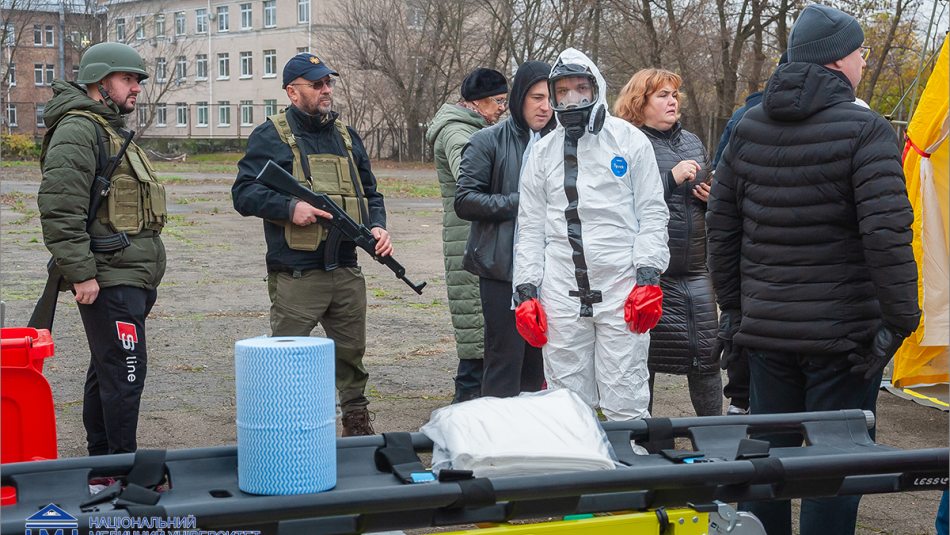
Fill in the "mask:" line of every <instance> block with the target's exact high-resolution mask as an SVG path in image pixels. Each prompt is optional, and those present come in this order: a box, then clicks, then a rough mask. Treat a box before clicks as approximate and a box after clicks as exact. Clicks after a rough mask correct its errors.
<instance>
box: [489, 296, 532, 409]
mask: <svg viewBox="0 0 950 535" xmlns="http://www.w3.org/2000/svg"><path fill="white" fill-rule="evenodd" d="M478 286H479V291H480V292H481V297H482V313H484V315H485V368H484V375H483V376H482V396H495V397H500V398H504V397H512V396H517V395H518V394H519V393H521V392H537V391H538V390H541V385H543V384H544V361H543V359H542V358H541V349H540V348H537V347H533V346H531V345H530V344H528V343H527V342H525V341H524V338H522V337H521V335H520V334H518V329H517V328H516V327H515V311H514V310H512V309H511V294H512V291H511V282H509V281H499V280H493V279H485V278H480V279H479V281H478Z"/></svg>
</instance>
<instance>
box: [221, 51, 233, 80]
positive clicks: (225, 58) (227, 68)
mask: <svg viewBox="0 0 950 535" xmlns="http://www.w3.org/2000/svg"><path fill="white" fill-rule="evenodd" d="M230 77H231V58H230V57H229V55H228V53H227V52H223V53H221V54H218V80H220V79H222V78H230Z"/></svg>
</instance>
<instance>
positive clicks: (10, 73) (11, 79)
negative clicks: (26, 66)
mask: <svg viewBox="0 0 950 535" xmlns="http://www.w3.org/2000/svg"><path fill="white" fill-rule="evenodd" d="M8 66H9V69H7V85H8V86H10V87H12V86H15V85H16V63H10V64H9V65H8Z"/></svg>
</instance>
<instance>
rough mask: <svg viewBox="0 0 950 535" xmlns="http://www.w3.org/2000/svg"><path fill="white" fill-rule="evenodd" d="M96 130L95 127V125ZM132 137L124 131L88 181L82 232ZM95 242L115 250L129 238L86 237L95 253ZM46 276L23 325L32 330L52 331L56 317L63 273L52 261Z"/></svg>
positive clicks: (106, 192) (93, 216) (102, 147)
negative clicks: (40, 293) (112, 152)
mask: <svg viewBox="0 0 950 535" xmlns="http://www.w3.org/2000/svg"><path fill="white" fill-rule="evenodd" d="M96 128H99V127H98V125H97V126H96ZM97 134H98V135H100V136H101V135H102V132H100V131H97ZM133 136H135V132H134V131H132V130H128V131H126V133H125V135H124V141H123V142H122V147H121V148H119V151H118V152H116V153H115V154H114V155H112V157H111V158H109V161H108V162H107V163H106V165H105V167H104V168H103V169H101V170H100V169H97V173H96V178H95V179H94V180H93V181H92V190H91V192H90V194H89V212H88V214H87V215H86V232H89V230H90V229H91V228H92V223H93V222H94V221H95V220H96V213H97V212H98V211H99V207H101V206H102V201H103V200H105V198H106V197H108V196H109V189H110V188H111V187H112V175H113V174H114V173H115V171H116V169H118V168H119V165H120V164H121V163H122V158H124V157H125V151H126V150H128V148H129V144H131V143H132V137H133ZM101 141H102V139H101V138H100V143H99V151H100V153H101V151H103V150H105V145H104V144H103V143H102V142H101ZM100 161H101V160H100ZM99 171H101V172H99ZM97 243H98V244H101V246H102V247H103V250H119V249H122V248H124V247H127V246H128V245H129V238H128V236H126V235H125V233H122V232H120V233H117V234H113V235H112V236H107V237H103V238H98V239H97V238H95V237H93V236H90V249H91V250H93V251H96V250H97V247H95V245H97ZM46 273H47V277H46V286H45V287H43V294H42V295H40V299H39V300H38V301H37V302H36V306H35V307H34V308H33V314H32V315H31V316H30V321H29V323H27V326H29V327H33V328H34V329H49V330H53V318H54V317H55V316H56V299H57V298H58V297H59V287H60V285H61V284H62V282H63V273H62V272H61V271H60V270H59V266H58V265H56V262H55V261H54V260H53V259H52V258H50V259H49V262H47V263H46Z"/></svg>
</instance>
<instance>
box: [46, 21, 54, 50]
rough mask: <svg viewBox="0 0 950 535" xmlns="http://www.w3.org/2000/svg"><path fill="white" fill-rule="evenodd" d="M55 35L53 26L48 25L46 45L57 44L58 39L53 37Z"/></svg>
mask: <svg viewBox="0 0 950 535" xmlns="http://www.w3.org/2000/svg"><path fill="white" fill-rule="evenodd" d="M54 35H55V34H54V33H53V26H52V25H47V26H46V46H54V45H55V44H56V39H55V38H54V37H53V36H54Z"/></svg>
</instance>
